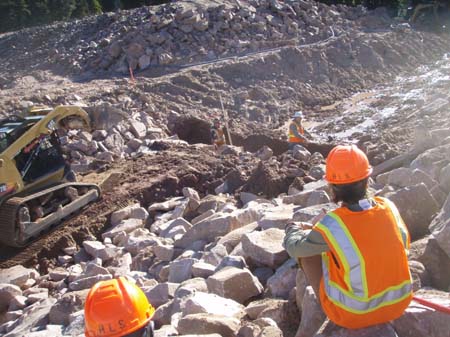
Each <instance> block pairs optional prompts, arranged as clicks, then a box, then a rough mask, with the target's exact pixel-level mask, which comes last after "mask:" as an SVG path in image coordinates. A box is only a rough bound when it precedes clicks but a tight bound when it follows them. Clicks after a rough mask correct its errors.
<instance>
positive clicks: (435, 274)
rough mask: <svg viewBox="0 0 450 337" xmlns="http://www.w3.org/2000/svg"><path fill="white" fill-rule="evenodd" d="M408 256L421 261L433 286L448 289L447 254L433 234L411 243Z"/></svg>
mask: <svg viewBox="0 0 450 337" xmlns="http://www.w3.org/2000/svg"><path fill="white" fill-rule="evenodd" d="M409 258H410V259H411V260H417V261H419V262H421V263H422V264H423V265H424V266H425V269H426V270H427V271H428V274H429V276H430V278H431V285H432V286H433V287H435V288H438V289H442V290H448V287H449V286H450V273H449V272H448V266H449V265H450V258H449V256H448V255H447V254H446V253H445V252H444V251H443V250H442V248H441V247H440V246H439V244H438V242H437V240H436V239H435V238H434V237H433V236H429V237H425V238H423V239H421V240H418V241H415V242H413V243H412V244H411V249H410V251H409Z"/></svg>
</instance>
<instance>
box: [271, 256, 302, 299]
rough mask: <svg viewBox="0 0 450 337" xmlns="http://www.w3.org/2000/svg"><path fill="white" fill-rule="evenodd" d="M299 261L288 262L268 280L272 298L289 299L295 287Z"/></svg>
mask: <svg viewBox="0 0 450 337" xmlns="http://www.w3.org/2000/svg"><path fill="white" fill-rule="evenodd" d="M296 275H297V261H295V260H294V259H289V260H287V261H286V262H285V263H284V264H283V265H282V266H281V267H279V268H278V269H277V270H276V272H275V274H274V275H273V276H271V277H270V278H269V279H268V280H267V292H268V293H269V294H270V295H271V296H272V297H277V298H283V299H286V300H287V299H288V298H289V293H290V292H291V290H292V289H293V288H294V287H295V278H296Z"/></svg>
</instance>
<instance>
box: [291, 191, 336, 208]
mask: <svg viewBox="0 0 450 337" xmlns="http://www.w3.org/2000/svg"><path fill="white" fill-rule="evenodd" d="M329 202H330V197H329V196H328V194H327V192H325V191H322V190H310V191H303V192H300V193H297V194H294V195H288V196H285V197H283V203H285V204H294V205H300V206H303V207H309V206H314V205H318V204H326V203H329Z"/></svg>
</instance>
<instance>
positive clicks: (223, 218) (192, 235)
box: [175, 208, 260, 248]
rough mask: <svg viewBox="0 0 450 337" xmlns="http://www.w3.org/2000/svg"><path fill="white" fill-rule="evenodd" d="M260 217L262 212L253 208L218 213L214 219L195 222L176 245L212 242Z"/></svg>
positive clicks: (181, 246) (183, 245)
mask: <svg viewBox="0 0 450 337" xmlns="http://www.w3.org/2000/svg"><path fill="white" fill-rule="evenodd" d="M259 218H260V213H259V212H258V211H256V210H255V209H252V208H244V209H239V210H236V211H234V212H232V213H228V214H217V215H215V217H214V218H213V219H205V220H203V221H201V222H198V223H197V224H195V225H194V226H193V227H192V228H190V229H189V230H188V231H187V232H186V234H185V235H184V236H183V237H182V238H181V239H180V240H177V241H175V247H180V248H187V247H188V246H189V245H190V244H191V243H192V242H194V241H198V240H204V241H208V242H212V241H214V240H215V239H216V237H219V236H223V235H225V234H227V233H229V232H231V231H233V230H235V229H236V228H240V227H243V226H245V225H248V224H250V223H252V222H255V221H257V220H258V219H259Z"/></svg>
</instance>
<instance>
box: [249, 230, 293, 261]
mask: <svg viewBox="0 0 450 337" xmlns="http://www.w3.org/2000/svg"><path fill="white" fill-rule="evenodd" d="M283 238H284V231H282V230H280V229H276V228H270V229H267V230H265V231H261V232H253V233H249V234H245V235H244V236H243V237H242V249H243V250H244V254H245V258H246V260H247V262H248V263H250V264H253V265H256V266H267V267H270V268H273V269H275V268H278V267H279V266H280V265H281V264H283V263H284V262H285V261H286V260H287V259H288V255H287V253H286V251H285V250H284V248H283V246H282V242H283Z"/></svg>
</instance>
